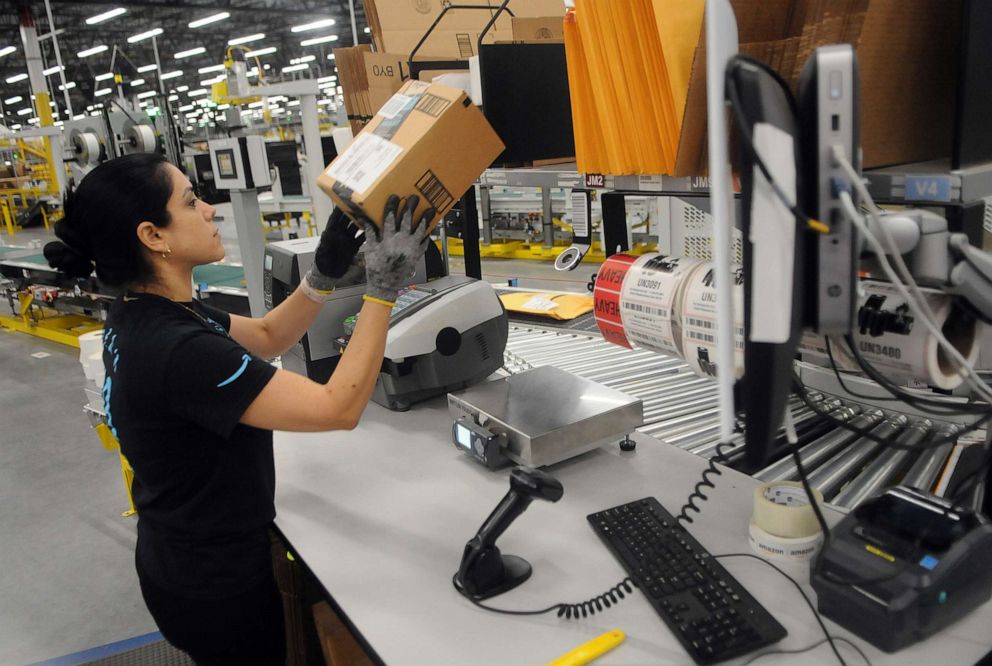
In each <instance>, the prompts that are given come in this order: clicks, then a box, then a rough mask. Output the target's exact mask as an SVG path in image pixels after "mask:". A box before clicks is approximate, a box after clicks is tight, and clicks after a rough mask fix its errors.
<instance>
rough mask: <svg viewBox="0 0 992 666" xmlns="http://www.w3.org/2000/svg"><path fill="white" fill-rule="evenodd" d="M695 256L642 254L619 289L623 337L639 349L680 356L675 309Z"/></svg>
mask: <svg viewBox="0 0 992 666" xmlns="http://www.w3.org/2000/svg"><path fill="white" fill-rule="evenodd" d="M702 263H703V262H702V261H700V260H698V259H686V258H684V257H666V256H665V255H661V254H655V253H651V254H645V255H642V256H641V257H639V258H638V259H637V261H635V262H634V263H633V264H631V265H630V268H629V269H628V271H627V275H626V277H625V278H624V281H623V286H622V287H621V289H620V304H621V307H620V319H621V321H622V323H623V328H624V331H625V332H626V335H627V339H628V340H630V342H632V343H633V344H635V345H637V346H638V347H640V348H641V349H649V350H651V351H656V352H661V353H663V354H670V355H672V356H682V348H681V344H680V337H681V336H680V331H679V311H680V306H681V302H682V298H681V296H682V292H683V291H684V290H685V285H686V284H687V278H688V277H689V275H690V274H692V272H693V270H694V269H696V268H698V267H699V266H701V265H702Z"/></svg>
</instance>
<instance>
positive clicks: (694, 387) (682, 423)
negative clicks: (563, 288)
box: [505, 324, 960, 508]
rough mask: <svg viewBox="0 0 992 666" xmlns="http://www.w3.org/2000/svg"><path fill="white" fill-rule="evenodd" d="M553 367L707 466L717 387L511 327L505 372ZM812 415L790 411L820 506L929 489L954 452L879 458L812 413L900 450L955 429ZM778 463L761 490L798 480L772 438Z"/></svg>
mask: <svg viewBox="0 0 992 666" xmlns="http://www.w3.org/2000/svg"><path fill="white" fill-rule="evenodd" d="M542 365H553V366H555V367H557V368H560V369H562V370H566V371H568V372H571V373H573V374H575V375H578V376H580V377H583V378H585V379H589V380H591V381H595V382H598V383H600V384H603V385H604V386H609V387H610V388H614V389H616V390H619V391H624V392H625V393H628V394H630V395H632V396H635V397H637V398H640V399H641V400H642V401H643V404H644V425H642V426H641V427H640V428H638V432H641V433H644V434H647V435H650V436H652V437H654V438H656V439H658V440H660V441H662V442H665V443H667V444H670V445H672V446H678V447H679V448H683V449H685V450H687V451H689V452H691V453H695V454H696V455H700V456H703V457H706V458H711V457H713V456H714V455H715V454H716V448H717V444H718V441H719V430H720V426H719V414H718V408H717V389H716V384H715V383H714V382H713V381H712V380H710V379H707V378H704V377H699V376H698V375H696V374H695V373H693V372H692V370H690V368H689V366H688V365H687V364H686V363H685V362H684V361H682V360H681V359H677V358H674V357H670V356H665V355H662V354H658V353H656V352H651V351H645V350H639V349H625V348H623V347H618V346H617V345H613V344H610V343H608V342H606V341H605V340H603V339H602V338H600V337H598V336H596V337H590V336H589V335H588V334H585V333H581V332H576V331H567V330H566V331H555V330H547V329H541V328H533V327H530V326H526V325H519V324H511V326H510V336H509V340H508V342H507V346H506V363H505V368H506V369H507V370H508V371H509V372H513V373H516V372H521V371H524V370H527V369H530V368H533V367H539V366H542ZM810 397H811V399H812V400H813V401H814V404H815V406H816V412H814V411H813V410H811V409H810V408H809V407H807V406H806V404H805V403H803V402H802V401H801V400H799V398H797V397H793V398H792V399H791V400H790V402H789V409H790V410H791V412H792V417H793V422H794V424H795V427H796V433H797V436H798V440H799V444H800V452H801V453H800V455H801V458H802V460H803V467H804V468H805V469H806V472H807V474H808V478H809V480H810V482H811V484H812V485H813V486H814V487H817V488H818V489H819V490H820V491H821V492H823V494H824V497H825V498H826V499H827V501H828V502H830V503H832V504H834V505H836V506H840V507H845V508H853V507H855V506H857V505H858V504H859V503H860V502H862V501H864V500H865V499H866V498H867V497H869V496H871V495H873V494H875V493H876V492H879V491H881V490H882V489H884V488H888V487H890V486H893V485H896V484H898V483H904V484H907V485H912V486H915V487H917V488H931V487H932V486H933V485H934V483H935V482H936V480H937V479H938V477H939V476H940V473H941V471H942V470H943V468H944V466H945V464H946V462H947V459H948V456H949V454H950V452H951V450H952V448H953V444H952V443H948V444H945V445H942V446H939V447H936V448H934V447H929V448H921V449H920V450H919V451H902V450H898V449H887V448H885V447H884V446H883V445H882V444H880V443H878V442H875V441H874V440H872V439H868V438H865V437H862V436H859V435H858V434H857V433H854V432H851V431H849V430H845V429H842V428H839V427H838V426H837V425H836V424H835V423H834V422H832V421H830V420H828V419H826V418H824V417H823V416H821V415H820V414H819V413H817V412H822V413H828V414H830V416H831V417H833V418H836V419H841V420H843V421H846V422H848V423H849V424H850V425H851V426H852V427H854V428H857V429H861V430H866V431H868V432H870V433H871V435H872V436H874V437H880V438H883V439H888V440H890V441H894V442H898V443H899V444H902V445H907V446H922V447H926V445H927V443H928V442H929V441H932V440H935V439H936V438H943V437H946V436H948V435H954V434H956V433H957V432H958V431H959V430H960V426H959V425H955V424H951V423H945V422H941V423H932V422H931V421H929V420H926V419H922V418H907V417H906V416H905V415H901V414H892V415H886V414H884V413H883V412H882V411H881V410H878V409H875V408H871V407H865V408H862V407H861V406H860V405H856V404H852V403H849V402H846V401H845V402H841V401H840V400H838V399H836V398H832V397H825V396H823V395H820V394H815V393H814V394H812V395H811V396H810ZM743 446H744V444H743V436H740V435H738V436H735V437H734V439H733V440H732V441H731V444H730V446H725V447H723V452H724V455H725V456H726V459H727V464H728V465H730V466H731V467H733V466H735V465H736V464H737V463H739V462H741V461H742V460H743V454H744V449H743ZM775 450H776V451H778V452H779V459H778V460H775V461H773V462H772V463H771V464H769V465H768V466H767V467H765V468H764V469H762V470H759V471H757V472H755V473H754V477H755V478H757V479H759V480H762V481H775V480H797V479H798V478H799V475H798V472H797V470H796V467H795V464H794V462H793V460H792V456H791V455H789V453H788V449H787V447H786V440H785V435H784V433H780V435H779V438H778V440H777V442H776V447H775Z"/></svg>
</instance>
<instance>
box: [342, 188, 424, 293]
mask: <svg viewBox="0 0 992 666" xmlns="http://www.w3.org/2000/svg"><path fill="white" fill-rule="evenodd" d="M419 202H420V198H419V197H418V196H417V195H412V196H410V197H408V198H407V200H406V201H405V202H403V205H402V206H400V198H399V197H398V196H396V195H395V194H394V195H391V196H390V197H389V199H387V200H386V208H385V211H384V213H383V216H382V230H381V231H380V230H379V228H378V227H376V226H375V224H374V223H373V222H372V221H371V220H368V219H367V218H362V219H360V220H359V222H360V223H361V224H363V225H364V226H365V252H364V254H365V275H366V281H367V282H368V289H367V290H366V295H368V296H369V297H371V298H375V299H378V300H382V301H388V302H390V303H395V302H396V296H397V294H398V293H399V290H400V289H401V288H403V287H405V286H407V285H408V284H409V283H410V278H411V277H412V276H413V274H414V273H415V272H416V270H417V262H418V261H419V260H420V258H421V257H422V256H423V255H424V252H425V251H426V250H427V244H428V243H429V242H430V236H429V235H428V233H427V228H428V227H429V226H430V223H431V222H432V221H433V220H434V216H435V214H436V211H435V210H434V208H428V209H427V210H426V211H424V213H423V215H421V216H420V218H419V219H418V220H417V222H416V223H414V221H413V214H414V211H415V210H416V209H417V204H418V203H419Z"/></svg>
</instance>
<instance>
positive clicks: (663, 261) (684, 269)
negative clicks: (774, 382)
mask: <svg viewBox="0 0 992 666" xmlns="http://www.w3.org/2000/svg"><path fill="white" fill-rule="evenodd" d="M735 273H736V274H737V275H738V276H739V275H740V271H739V270H735ZM593 304H594V311H595V313H596V324H597V325H598V326H599V330H600V332H601V333H602V334H603V338H604V339H605V340H607V341H608V342H612V343H614V344H618V345H621V346H624V347H628V348H633V347H638V348H641V349H648V350H651V351H656V352H660V353H662V354H668V355H669V356H676V357H678V358H682V359H685V360H686V361H687V362H688V364H689V367H691V368H692V369H693V371H694V372H696V373H697V374H699V375H703V376H707V377H715V376H716V341H717V336H716V286H715V280H714V271H713V264H712V262H708V261H702V260H700V259H689V258H686V257H669V256H665V255H662V254H658V253H648V254H644V255H641V256H640V257H633V256H630V255H627V254H617V255H613V256H612V257H610V258H609V259H607V260H606V261H605V262H604V263H603V266H602V268H600V270H599V272H598V273H597V276H596V285H595V288H594V290H593ZM734 310H735V318H736V325H735V329H736V331H735V333H736V334H735V342H736V349H737V353H736V355H735V366H736V367H735V371H736V374H737V376H738V377H740V376H741V374H743V371H744V352H743V349H744V348H743V331H744V326H743V321H742V318H743V316H744V308H743V287H742V286H741V281H740V279H739V277H738V279H737V280H736V285H735V288H734Z"/></svg>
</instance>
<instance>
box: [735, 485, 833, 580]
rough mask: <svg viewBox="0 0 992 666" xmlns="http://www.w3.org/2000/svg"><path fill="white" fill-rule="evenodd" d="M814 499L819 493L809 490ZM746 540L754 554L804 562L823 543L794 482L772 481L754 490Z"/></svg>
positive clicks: (802, 493)
mask: <svg viewBox="0 0 992 666" xmlns="http://www.w3.org/2000/svg"><path fill="white" fill-rule="evenodd" d="M813 495H814V497H815V498H816V501H817V502H820V503H822V502H823V495H822V494H821V493H820V491H819V490H816V489H815V488H814V489H813ZM748 541H749V542H750V544H751V549H752V550H753V551H754V552H755V553H757V554H758V555H761V556H764V557H771V558H774V559H781V560H791V561H799V562H804V561H807V560H809V559H810V558H811V557H813V555H814V554H816V551H817V549H818V548H819V547H820V544H821V543H823V532H822V531H821V530H820V525H819V523H818V522H817V520H816V514H815V513H814V512H813V507H812V506H810V503H809V498H808V497H807V495H806V491H805V490H804V489H803V486H802V484H801V483H799V482H798V481H773V482H771V483H765V484H762V485H760V486H758V487H757V488H755V489H754V512H753V513H752V514H751V523H750V525H749V526H748Z"/></svg>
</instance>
